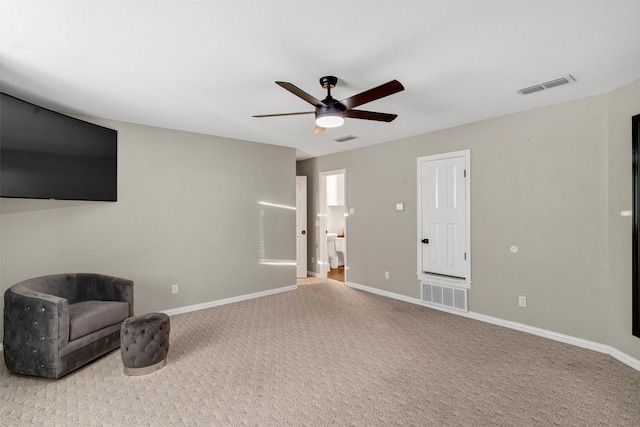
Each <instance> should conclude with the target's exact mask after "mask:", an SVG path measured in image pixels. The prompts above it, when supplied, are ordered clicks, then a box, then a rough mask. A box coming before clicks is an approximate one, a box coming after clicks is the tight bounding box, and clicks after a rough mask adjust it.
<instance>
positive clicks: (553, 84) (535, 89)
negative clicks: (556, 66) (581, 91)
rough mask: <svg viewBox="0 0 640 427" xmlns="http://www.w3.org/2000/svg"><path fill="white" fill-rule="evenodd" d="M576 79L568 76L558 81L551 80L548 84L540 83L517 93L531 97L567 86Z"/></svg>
mask: <svg viewBox="0 0 640 427" xmlns="http://www.w3.org/2000/svg"><path fill="white" fill-rule="evenodd" d="M575 81H576V79H575V78H573V76H572V75H571V74H567V75H565V76H562V77H560V78H557V79H553V80H550V81H548V82H544V83H539V84H537V85H533V86H529V87H525V88H522V89H519V90H517V91H516V93H518V94H520V95H529V94H530V93H534V92H539V91H541V90H545V89H551V88H552V87H556V86H562V85H566V84H568V83H573V82H575Z"/></svg>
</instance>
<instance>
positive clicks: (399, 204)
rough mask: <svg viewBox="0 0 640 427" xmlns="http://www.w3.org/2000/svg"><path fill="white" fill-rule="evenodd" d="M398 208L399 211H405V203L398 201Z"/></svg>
mask: <svg viewBox="0 0 640 427" xmlns="http://www.w3.org/2000/svg"><path fill="white" fill-rule="evenodd" d="M396 210H397V211H403V210H404V203H396Z"/></svg>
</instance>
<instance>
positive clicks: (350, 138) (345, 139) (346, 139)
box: [334, 135, 357, 142]
mask: <svg viewBox="0 0 640 427" xmlns="http://www.w3.org/2000/svg"><path fill="white" fill-rule="evenodd" d="M356 138H357V136H355V135H347V136H343V137H342V138H338V139H334V141H335V142H347V141H351V140H352V139H356Z"/></svg>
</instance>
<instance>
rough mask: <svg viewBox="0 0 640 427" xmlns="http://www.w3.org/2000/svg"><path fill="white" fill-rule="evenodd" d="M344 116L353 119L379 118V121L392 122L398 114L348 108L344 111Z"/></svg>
mask: <svg viewBox="0 0 640 427" xmlns="http://www.w3.org/2000/svg"><path fill="white" fill-rule="evenodd" d="M344 116H345V117H350V118H352V119H365V120H377V121H379V122H391V121H393V119H395V118H396V117H398V115H397V114H387V113H376V112H374V111H363V110H347V111H345V112H344Z"/></svg>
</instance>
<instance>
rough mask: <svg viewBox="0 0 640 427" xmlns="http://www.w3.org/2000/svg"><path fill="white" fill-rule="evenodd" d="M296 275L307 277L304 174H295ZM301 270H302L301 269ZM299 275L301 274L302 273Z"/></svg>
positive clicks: (305, 186) (305, 187) (305, 178)
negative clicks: (302, 196) (301, 194)
mask: <svg viewBox="0 0 640 427" xmlns="http://www.w3.org/2000/svg"><path fill="white" fill-rule="evenodd" d="M300 186H303V189H302V191H303V195H304V200H300V194H298V192H299V191H300V190H299V189H298V188H299V187H300ZM296 217H297V218H296V219H297V221H296V276H297V278H304V277H307V274H308V273H307V270H308V267H307V240H308V231H307V230H308V228H309V227H308V225H307V177H306V176H305V175H297V176H296ZM301 270H303V271H301ZM303 273H304V275H302V276H301V274H303Z"/></svg>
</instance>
